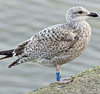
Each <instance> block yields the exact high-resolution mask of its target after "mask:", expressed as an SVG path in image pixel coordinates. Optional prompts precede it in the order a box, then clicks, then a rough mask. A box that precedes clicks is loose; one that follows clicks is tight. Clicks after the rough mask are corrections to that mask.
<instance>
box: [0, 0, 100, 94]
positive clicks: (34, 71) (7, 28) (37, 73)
mask: <svg viewBox="0 0 100 94" xmlns="http://www.w3.org/2000/svg"><path fill="white" fill-rule="evenodd" d="M73 6H83V7H85V8H86V9H88V10H89V11H91V12H96V13H97V14H98V15H100V0H0V51H1V50H8V49H12V48H15V47H16V46H17V45H18V44H19V43H21V42H23V41H25V40H26V39H28V38H30V37H31V36H33V35H35V34H36V33H37V32H39V31H40V30H42V29H44V28H46V27H48V26H51V25H54V24H59V23H65V22H66V20H65V14H66V11H67V10H68V9H69V8H71V7H73ZM87 22H88V23H89V24H90V25H91V27H92V36H91V39H90V42H89V44H88V46H87V48H86V49H85V51H84V52H83V54H82V55H81V56H79V57H78V58H77V59H75V60H73V61H71V62H69V63H67V64H64V65H62V66H61V73H62V77H67V76H71V75H74V74H77V73H79V72H82V71H85V70H87V69H89V68H92V67H95V66H98V65H100V18H90V19H87ZM14 60H16V58H9V59H5V60H1V61H0V94H21V93H25V92H28V91H32V90H34V89H37V88H40V87H43V86H45V85H48V84H50V83H52V82H55V81H56V79H55V68H48V67H44V66H40V65H37V64H33V63H32V62H27V63H24V64H20V65H18V66H15V67H13V68H11V69H7V68H6V67H7V66H8V65H9V64H10V63H12V62H13V61H14Z"/></svg>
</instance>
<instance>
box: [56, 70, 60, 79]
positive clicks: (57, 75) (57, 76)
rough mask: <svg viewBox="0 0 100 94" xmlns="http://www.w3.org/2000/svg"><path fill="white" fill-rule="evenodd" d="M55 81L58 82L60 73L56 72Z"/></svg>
mask: <svg viewBox="0 0 100 94" xmlns="http://www.w3.org/2000/svg"><path fill="white" fill-rule="evenodd" d="M56 80H57V81H60V72H56Z"/></svg>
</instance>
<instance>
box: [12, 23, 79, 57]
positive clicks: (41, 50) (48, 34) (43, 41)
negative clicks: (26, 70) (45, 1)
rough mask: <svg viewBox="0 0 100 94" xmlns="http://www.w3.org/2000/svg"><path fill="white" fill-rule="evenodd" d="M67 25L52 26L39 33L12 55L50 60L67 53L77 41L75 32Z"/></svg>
mask: <svg viewBox="0 0 100 94" xmlns="http://www.w3.org/2000/svg"><path fill="white" fill-rule="evenodd" d="M72 30H73V29H72V28H71V27H69V26H68V25H67V24H63V25H60V24H59V25H54V26H51V27H48V28H45V29H44V30H42V31H40V32H39V33H38V34H36V35H35V36H33V37H31V38H30V39H29V40H27V41H25V42H24V43H22V44H20V45H18V47H17V48H16V49H15V51H14V54H15V55H16V56H22V57H26V56H27V57H29V56H33V57H35V56H40V57H45V58H51V57H54V56H57V55H59V54H60V53H63V52H64V51H66V52H67V51H68V49H70V48H71V47H72V46H73V45H74V44H75V43H76V42H77V40H78V36H77V34H76V32H74V31H72Z"/></svg>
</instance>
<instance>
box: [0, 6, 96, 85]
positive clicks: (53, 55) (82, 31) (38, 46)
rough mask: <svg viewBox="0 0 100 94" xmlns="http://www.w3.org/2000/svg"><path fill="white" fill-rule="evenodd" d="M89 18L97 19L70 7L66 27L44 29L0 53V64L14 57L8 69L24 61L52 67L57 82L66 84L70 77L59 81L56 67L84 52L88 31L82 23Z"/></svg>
mask: <svg viewBox="0 0 100 94" xmlns="http://www.w3.org/2000/svg"><path fill="white" fill-rule="evenodd" d="M89 17H98V15H97V14H96V13H92V12H89V11H88V10H86V9H85V8H83V7H81V6H75V7H72V8H70V9H69V10H68V11H67V13H66V21H67V22H66V23H63V24H57V25H53V26H50V27H48V28H45V29H43V30H41V31H40V32H38V33H37V34H36V35H34V36H32V37H31V38H30V39H28V40H26V41H24V42H22V43H20V44H19V45H18V46H17V47H16V48H14V49H11V50H5V51H0V55H5V56H4V57H2V58H0V60H1V59H5V58H9V57H17V58H18V59H17V60H16V61H14V62H13V63H12V64H10V65H9V66H8V68H11V67H12V66H15V65H18V64H21V63H25V62H28V61H32V62H34V63H39V64H41V65H43V66H48V67H55V68H56V80H57V82H58V83H59V84H65V83H69V82H71V81H72V80H73V77H67V78H61V72H60V65H62V64H65V63H67V62H69V61H72V60H73V59H75V58H77V57H78V56H79V55H81V54H82V52H83V51H84V49H85V48H86V46H87V44H88V42H89V40H90V37H91V27H90V25H89V24H88V23H87V22H86V21H85V19H86V18H89Z"/></svg>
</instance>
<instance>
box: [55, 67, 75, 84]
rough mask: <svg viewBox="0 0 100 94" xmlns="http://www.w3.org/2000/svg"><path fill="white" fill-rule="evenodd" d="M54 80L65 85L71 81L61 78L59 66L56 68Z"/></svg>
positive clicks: (68, 78) (71, 79)
mask: <svg viewBox="0 0 100 94" xmlns="http://www.w3.org/2000/svg"><path fill="white" fill-rule="evenodd" d="M56 80H57V82H58V83H59V84H67V83H69V82H72V81H73V77H67V78H61V72H60V65H57V67H56Z"/></svg>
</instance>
